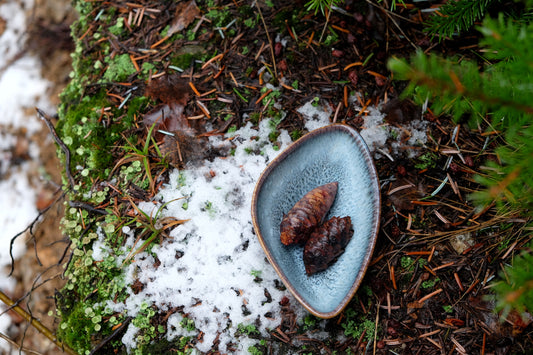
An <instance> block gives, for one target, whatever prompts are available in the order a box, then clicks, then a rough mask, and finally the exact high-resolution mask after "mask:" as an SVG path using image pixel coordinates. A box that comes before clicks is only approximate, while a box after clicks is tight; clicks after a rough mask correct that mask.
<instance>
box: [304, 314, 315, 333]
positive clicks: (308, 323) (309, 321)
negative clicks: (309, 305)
mask: <svg viewBox="0 0 533 355" xmlns="http://www.w3.org/2000/svg"><path fill="white" fill-rule="evenodd" d="M317 322H318V319H317V317H315V316H313V315H312V314H308V315H306V316H305V318H304V327H303V328H304V330H309V329H314V328H315V327H316V325H317Z"/></svg>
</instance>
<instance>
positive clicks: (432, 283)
mask: <svg viewBox="0 0 533 355" xmlns="http://www.w3.org/2000/svg"><path fill="white" fill-rule="evenodd" d="M439 281H440V279H439V278H438V277H437V278H435V279H433V280H426V281H423V282H422V284H421V285H420V287H421V288H423V289H427V288H433V287H435V285H436V284H437V282H439Z"/></svg>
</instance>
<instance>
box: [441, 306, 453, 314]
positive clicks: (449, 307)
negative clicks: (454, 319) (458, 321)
mask: <svg viewBox="0 0 533 355" xmlns="http://www.w3.org/2000/svg"><path fill="white" fill-rule="evenodd" d="M442 309H444V312H446V313H453V306H451V305H446V306H442Z"/></svg>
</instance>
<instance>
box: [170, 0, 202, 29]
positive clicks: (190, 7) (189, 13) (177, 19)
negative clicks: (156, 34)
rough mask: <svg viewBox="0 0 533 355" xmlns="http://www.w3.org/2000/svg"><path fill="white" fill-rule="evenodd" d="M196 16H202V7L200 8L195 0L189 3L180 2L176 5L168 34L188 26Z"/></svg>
mask: <svg viewBox="0 0 533 355" xmlns="http://www.w3.org/2000/svg"><path fill="white" fill-rule="evenodd" d="M196 16H200V9H198V6H196V2H195V1H194V0H191V1H189V2H187V3H179V4H178V6H177V7H176V12H175V14H174V20H173V21H172V23H171V24H170V28H169V29H168V32H167V36H172V35H173V34H174V33H176V32H180V31H181V30H183V29H185V28H187V27H188V26H189V25H190V24H191V23H192V22H193V21H194V19H195V17H196Z"/></svg>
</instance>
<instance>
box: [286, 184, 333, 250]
mask: <svg viewBox="0 0 533 355" xmlns="http://www.w3.org/2000/svg"><path fill="white" fill-rule="evenodd" d="M338 185H339V183H338V182H330V183H329V184H325V185H322V186H319V187H317V188H315V189H313V190H311V191H309V192H308V193H306V194H305V196H304V197H302V198H301V199H300V200H299V201H298V202H296V204H295V205H294V207H293V208H291V210H290V211H289V213H287V214H286V215H284V216H283V219H282V220H281V224H280V232H281V235H280V239H281V242H282V243H283V244H284V245H291V244H296V243H300V242H305V241H306V240H307V239H308V238H309V234H310V233H311V232H312V230H313V229H314V228H315V227H316V226H318V225H319V224H320V223H322V221H323V220H324V217H325V216H326V214H327V213H328V211H329V209H330V208H331V205H332V204H333V201H334V200H335V196H336V195H337V187H338Z"/></svg>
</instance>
